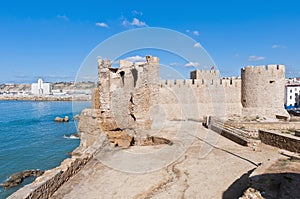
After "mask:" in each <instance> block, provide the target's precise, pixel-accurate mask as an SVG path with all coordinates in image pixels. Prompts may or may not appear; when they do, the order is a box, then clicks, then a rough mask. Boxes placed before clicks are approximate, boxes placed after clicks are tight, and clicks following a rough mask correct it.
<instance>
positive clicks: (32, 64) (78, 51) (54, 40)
mask: <svg viewBox="0 0 300 199" xmlns="http://www.w3.org/2000/svg"><path fill="white" fill-rule="evenodd" d="M0 26H1V29H0V31H1V34H0V69H1V73H0V83H4V82H17V83H21V82H25V83H27V82H32V81H36V79H37V78H38V77H43V78H44V79H45V80H46V81H70V80H74V78H75V75H76V73H77V70H78V68H79V66H80V65H81V63H82V61H83V60H84V58H85V57H86V56H87V55H88V53H89V52H90V51H91V50H92V49H93V48H94V47H95V46H97V45H98V44H99V43H100V42H102V41H104V40H105V39H107V38H109V37H110V36H112V35H114V34H116V33H120V32H122V31H125V30H129V29H133V28H139V27H145V26H148V27H163V28H170V29H173V30H176V31H179V32H181V33H184V34H187V35H188V36H190V37H192V38H193V39H194V40H196V41H197V42H199V43H201V45H202V46H203V47H204V48H205V49H206V50H207V51H208V53H209V54H210V55H211V57H212V58H213V60H214V61H215V63H216V64H217V66H218V68H219V69H220V70H221V72H222V74H223V76H237V75H239V73H240V68H241V67H244V66H247V65H261V64H272V63H275V64H285V65H286V66H287V76H300V45H299V44H300V2H299V1H296V0H288V1H269V0H265V1H261V0H260V1H258V0H251V1H215V0H211V1H188V0H187V1H169V2H167V1H157V0H152V1H142V0H127V1H113V0H112V1H99V0H98V1H89V0H85V1H63V0H61V1H58V0H45V1H40V0H39V1H32V0H27V1H21V0H20V1H15V0H10V1H1V2H0ZM164 64H171V63H164Z"/></svg>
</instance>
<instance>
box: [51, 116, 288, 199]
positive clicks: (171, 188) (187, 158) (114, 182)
mask: <svg viewBox="0 0 300 199" xmlns="http://www.w3.org/2000/svg"><path fill="white" fill-rule="evenodd" d="M156 135H157V136H163V137H166V138H169V139H171V140H172V141H174V144H173V145H172V146H168V145H164V146H146V147H139V146H134V147H131V148H130V149H125V150H116V151H114V152H102V153H100V154H98V155H97V156H96V158H95V159H93V160H92V161H90V162H89V163H88V164H87V165H86V167H85V168H83V169H82V170H81V171H80V172H79V173H78V174H77V175H76V176H74V177H73V178H71V179H70V180H69V181H68V182H66V183H65V184H64V185H63V186H62V187H60V188H59V189H58V190H57V192H56V193H55V194H54V195H53V196H52V198H53V199H54V198H55V199H58V198H87V199H89V198H91V199H92V198H205V199H209V198H214V199H215V198H238V196H241V195H242V194H243V191H244V190H245V188H246V186H247V184H246V180H243V179H248V177H249V175H250V174H251V170H253V169H255V168H257V166H258V165H260V163H261V166H259V167H264V168H267V167H268V165H271V164H272V163H274V162H276V161H277V160H278V159H279V158H282V155H280V154H279V153H278V149H276V148H273V147H270V146H266V145H264V144H259V145H258V146H256V148H255V149H254V148H251V147H243V146H240V145H238V144H236V143H234V142H232V141H230V140H228V139H226V138H224V137H221V136H219V135H218V134H217V133H214V132H212V131H210V130H207V129H205V128H203V127H202V126H201V125H200V124H199V123H196V122H166V123H165V124H164V125H163V127H162V128H161V129H160V130H157V131H156ZM185 149H186V151H185ZM141 154H142V155H141ZM139 155H140V156H139ZM148 157H150V158H148ZM174 160H175V161H174Z"/></svg>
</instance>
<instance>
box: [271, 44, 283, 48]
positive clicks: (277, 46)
mask: <svg viewBox="0 0 300 199" xmlns="http://www.w3.org/2000/svg"><path fill="white" fill-rule="evenodd" d="M272 48H285V46H282V45H278V44H274V45H272Z"/></svg>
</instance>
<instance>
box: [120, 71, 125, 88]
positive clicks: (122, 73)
mask: <svg viewBox="0 0 300 199" xmlns="http://www.w3.org/2000/svg"><path fill="white" fill-rule="evenodd" d="M120 75H121V78H122V83H123V86H124V84H125V82H124V76H125V72H124V71H121V72H120Z"/></svg>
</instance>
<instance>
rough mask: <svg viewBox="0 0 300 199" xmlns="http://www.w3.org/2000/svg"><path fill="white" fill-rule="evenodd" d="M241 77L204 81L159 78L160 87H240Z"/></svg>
mask: <svg viewBox="0 0 300 199" xmlns="http://www.w3.org/2000/svg"><path fill="white" fill-rule="evenodd" d="M241 82H242V80H241V79H235V78H228V79H219V80H218V81H209V82H208V81H206V80H205V79H177V80H160V87H171V88H172V87H178V88H180V87H181V88H196V87H208V86H215V87H224V88H227V87H239V88H240V87H241Z"/></svg>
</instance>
